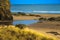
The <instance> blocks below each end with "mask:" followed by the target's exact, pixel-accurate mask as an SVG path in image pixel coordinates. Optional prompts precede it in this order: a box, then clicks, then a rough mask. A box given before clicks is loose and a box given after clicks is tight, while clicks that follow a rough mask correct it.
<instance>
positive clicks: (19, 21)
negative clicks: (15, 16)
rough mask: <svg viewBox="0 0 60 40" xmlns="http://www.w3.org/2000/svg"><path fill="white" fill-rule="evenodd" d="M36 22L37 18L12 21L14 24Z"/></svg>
mask: <svg viewBox="0 0 60 40" xmlns="http://www.w3.org/2000/svg"><path fill="white" fill-rule="evenodd" d="M36 22H38V20H16V21H13V25H16V24H25V25H29V24H33V23H36Z"/></svg>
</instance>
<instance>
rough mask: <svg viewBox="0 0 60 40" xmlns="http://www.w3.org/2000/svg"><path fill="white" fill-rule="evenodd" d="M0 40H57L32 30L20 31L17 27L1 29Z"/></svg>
mask: <svg viewBox="0 0 60 40" xmlns="http://www.w3.org/2000/svg"><path fill="white" fill-rule="evenodd" d="M0 40H55V38H50V37H47V36H45V35H44V34H41V33H38V32H36V31H34V30H32V29H28V28H25V29H20V28H18V27H15V26H11V25H10V26H4V27H3V26H2V27H0Z"/></svg>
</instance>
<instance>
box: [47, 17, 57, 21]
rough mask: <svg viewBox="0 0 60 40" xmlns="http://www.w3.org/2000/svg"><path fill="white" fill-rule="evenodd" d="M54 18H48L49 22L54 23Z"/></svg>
mask: <svg viewBox="0 0 60 40" xmlns="http://www.w3.org/2000/svg"><path fill="white" fill-rule="evenodd" d="M55 19H56V18H55V17H51V18H48V20H49V21H55Z"/></svg>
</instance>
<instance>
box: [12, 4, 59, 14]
mask: <svg viewBox="0 0 60 40" xmlns="http://www.w3.org/2000/svg"><path fill="white" fill-rule="evenodd" d="M11 11H12V12H26V13H33V12H37V13H38V12H39V13H60V4H49V5H48V4H45V5H44V4H15V5H14V4H13V5H11Z"/></svg>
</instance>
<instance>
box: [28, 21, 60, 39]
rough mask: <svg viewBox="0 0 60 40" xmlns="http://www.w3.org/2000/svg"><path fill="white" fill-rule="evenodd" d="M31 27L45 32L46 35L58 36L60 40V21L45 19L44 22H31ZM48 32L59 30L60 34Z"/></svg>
mask: <svg viewBox="0 0 60 40" xmlns="http://www.w3.org/2000/svg"><path fill="white" fill-rule="evenodd" d="M29 28H31V29H34V30H36V31H38V32H41V33H44V34H46V35H50V36H53V37H56V39H57V40H60V22H50V21H49V22H47V21H44V22H42V23H35V24H31V25H29ZM47 32H57V33H59V35H58V34H57V35H55V34H54V33H47Z"/></svg>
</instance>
